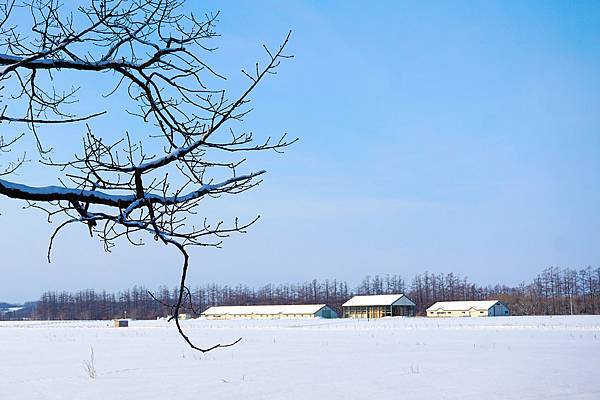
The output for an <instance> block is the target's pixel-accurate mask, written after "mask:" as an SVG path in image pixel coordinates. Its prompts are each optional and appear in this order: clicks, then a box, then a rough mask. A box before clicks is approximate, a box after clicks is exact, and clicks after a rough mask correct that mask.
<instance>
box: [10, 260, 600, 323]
mask: <svg viewBox="0 0 600 400" xmlns="http://www.w3.org/2000/svg"><path fill="white" fill-rule="evenodd" d="M389 293H405V294H407V295H408V296H409V297H410V298H412V299H413V300H414V301H415V302H416V303H417V312H418V313H419V314H421V315H422V314H423V313H424V311H425V309H426V308H427V307H429V306H430V305H431V304H433V303H435V302H436V301H442V300H483V299H492V298H493V299H499V300H501V301H503V302H504V303H506V304H507V305H508V306H509V307H510V309H511V312H512V314H514V315H564V314H598V313H600V268H592V267H587V268H584V269H580V270H576V269H570V268H557V267H550V268H547V269H545V270H543V271H542V272H541V273H540V274H538V275H537V276H536V277H535V278H534V279H533V280H532V281H531V282H530V283H521V284H520V285H518V286H514V287H510V286H506V285H495V286H480V285H477V284H474V283H471V282H469V280H468V279H467V278H466V277H464V276H460V275H457V274H454V273H448V274H434V273H429V272H425V273H422V274H418V275H416V276H415V277H413V278H412V279H411V280H410V281H408V283H407V281H405V280H404V279H403V278H402V277H401V276H400V275H385V276H379V275H374V276H366V277H365V278H364V279H363V281H362V282H361V283H360V284H359V285H358V286H356V287H354V288H349V285H348V283H347V282H346V281H344V280H336V279H332V280H329V279H326V280H321V281H318V280H316V279H315V280H312V281H308V282H304V283H298V284H289V283H285V284H278V285H274V284H267V285H264V286H261V287H258V288H251V287H249V286H247V285H237V286H229V285H217V284H207V285H204V286H197V287H195V288H193V289H191V290H190V291H189V293H188V295H187V296H186V302H185V303H184V304H183V306H182V307H181V308H180V312H186V313H189V314H191V315H193V316H197V315H199V314H200V313H201V312H202V311H204V310H206V309H207V308H208V307H210V306H214V305H261V304H306V303H318V304H321V303H325V304H328V305H330V306H331V307H333V308H334V309H336V310H338V311H340V310H341V305H342V304H343V303H344V302H345V301H346V300H348V299H349V298H350V297H352V296H353V295H356V294H389ZM178 296H179V288H172V289H169V288H167V287H160V288H159V289H158V290H156V291H153V292H149V291H148V290H147V288H145V287H143V286H135V287H133V288H131V289H128V290H124V291H120V292H117V293H108V292H106V291H94V290H82V291H78V292H75V293H71V292H65V291H63V292H52V291H48V292H45V293H44V294H43V295H42V296H41V298H40V300H39V301H38V303H37V305H36V307H35V308H31V309H29V310H28V311H27V312H26V313H18V312H17V313H6V314H4V316H0V318H2V317H3V318H5V319H11V318H13V319H14V318H18V319H20V318H33V319H42V320H48V319H50V320H68V319H92V320H94V319H111V318H118V317H125V316H127V317H131V318H136V319H155V318H157V317H165V316H168V315H172V314H173V312H174V311H175V310H174V308H173V306H172V304H174V300H175V299H177V298H178ZM157 300H158V301H157Z"/></svg>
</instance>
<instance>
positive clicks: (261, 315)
mask: <svg viewBox="0 0 600 400" xmlns="http://www.w3.org/2000/svg"><path fill="white" fill-rule="evenodd" d="M201 316H203V317H204V318H206V319H243V318H249V319H278V318H337V313H336V312H335V310H334V309H332V308H331V307H329V306H328V305H326V304H294V305H267V306H214V307H210V308H209V309H207V310H206V311H204V312H203V313H202V314H201Z"/></svg>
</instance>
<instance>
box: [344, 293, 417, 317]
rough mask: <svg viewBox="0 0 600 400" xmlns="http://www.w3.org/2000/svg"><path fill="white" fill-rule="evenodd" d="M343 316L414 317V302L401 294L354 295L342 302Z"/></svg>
mask: <svg viewBox="0 0 600 400" xmlns="http://www.w3.org/2000/svg"><path fill="white" fill-rule="evenodd" d="M342 309H343V310H344V318H381V317H400V316H403V317H414V316H415V309H416V304H415V302H414V301H412V300H411V299H409V298H408V297H406V296H405V295H403V294H383V295H374V296H354V297H353V298H351V299H350V300H348V301H347V302H345V303H344V304H342Z"/></svg>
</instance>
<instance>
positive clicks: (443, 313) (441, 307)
mask: <svg viewBox="0 0 600 400" xmlns="http://www.w3.org/2000/svg"><path fill="white" fill-rule="evenodd" d="M504 315H510V310H509V309H508V307H507V306H506V305H505V304H504V303H502V302H500V301H498V300H484V301H438V302H437V303H435V304H434V305H432V306H431V307H429V308H428V309H427V316H428V317H497V316H504Z"/></svg>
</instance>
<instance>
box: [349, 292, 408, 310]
mask: <svg viewBox="0 0 600 400" xmlns="http://www.w3.org/2000/svg"><path fill="white" fill-rule="evenodd" d="M399 300H402V301H400V302H399V303H398V301H399ZM396 303H397V304H396ZM391 305H412V306H414V305H415V303H414V302H413V301H412V300H410V299H409V298H408V297H406V296H405V295H403V294H378V295H372V296H354V297H353V298H351V299H350V300H348V301H347V302H345V303H344V304H342V307H356V306H391Z"/></svg>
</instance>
